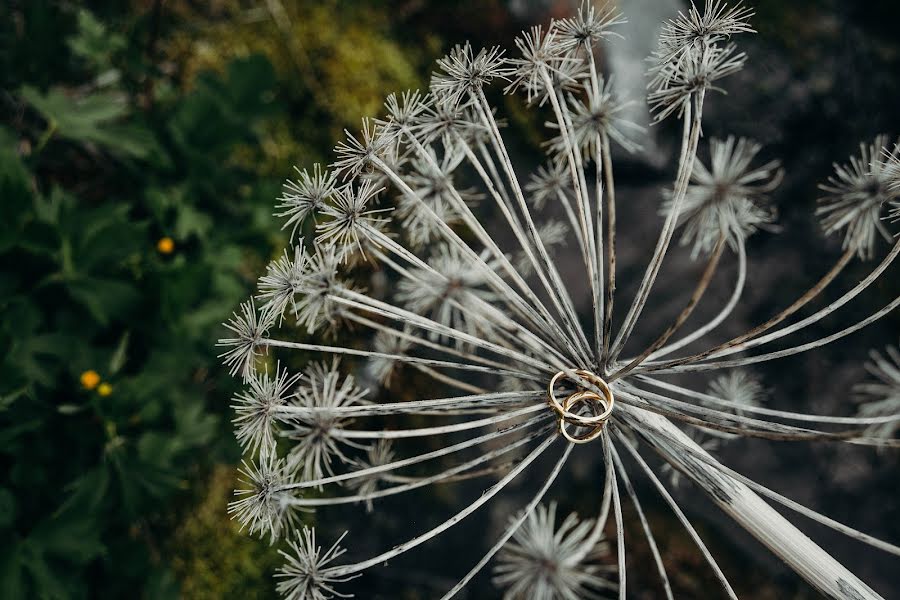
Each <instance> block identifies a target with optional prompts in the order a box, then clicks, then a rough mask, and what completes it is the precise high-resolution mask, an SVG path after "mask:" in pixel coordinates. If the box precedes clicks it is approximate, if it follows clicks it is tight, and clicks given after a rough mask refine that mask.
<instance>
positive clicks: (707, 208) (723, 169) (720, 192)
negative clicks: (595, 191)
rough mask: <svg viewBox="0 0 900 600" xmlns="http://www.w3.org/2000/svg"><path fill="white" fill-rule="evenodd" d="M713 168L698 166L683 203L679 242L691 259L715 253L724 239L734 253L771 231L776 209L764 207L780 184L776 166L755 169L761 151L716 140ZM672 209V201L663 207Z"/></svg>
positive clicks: (743, 142)
mask: <svg viewBox="0 0 900 600" xmlns="http://www.w3.org/2000/svg"><path fill="white" fill-rule="evenodd" d="M709 148H710V166H709V168H707V167H706V166H705V165H704V164H703V163H702V162H701V161H700V160H695V161H694V169H693V171H692V172H691V182H690V185H688V188H687V193H686V194H685V195H684V199H683V201H682V203H681V210H680V211H679V215H678V216H679V224H680V225H681V226H682V227H683V228H684V231H683V233H682V236H681V243H682V244H685V245H692V246H693V249H692V251H691V253H692V255H693V256H695V257H696V256H698V255H699V254H707V253H709V252H711V251H712V250H713V248H714V247H715V246H716V244H717V243H718V241H719V238H720V236H721V235H722V234H724V235H725V237H726V240H727V241H728V243H729V244H730V245H731V247H732V248H736V247H737V245H738V244H742V243H743V242H744V241H745V240H746V239H747V238H748V237H749V236H750V235H752V234H753V233H755V232H756V231H757V230H759V229H765V228H770V229H771V224H772V222H773V221H774V219H775V212H774V210H773V209H771V208H769V207H767V206H765V205H764V204H763V203H764V202H765V200H766V199H767V195H768V194H769V193H771V192H772V191H773V190H775V188H776V187H778V184H779V183H781V179H782V176H783V171H782V169H781V168H780V166H779V162H778V161H774V160H773V161H770V162H767V163H765V164H763V165H759V166H756V167H751V163H752V162H753V160H754V159H755V158H756V155H757V154H758V153H759V151H760V150H761V149H762V146H760V145H759V144H757V143H755V142H752V141H750V140H748V139H745V138H740V139H738V140H736V139H735V138H734V137H733V136H729V137H728V138H726V139H725V140H720V139H717V138H712V140H710V143H709ZM663 208H664V211H666V212H668V211H669V210H671V201H668V202H666V204H664V205H663Z"/></svg>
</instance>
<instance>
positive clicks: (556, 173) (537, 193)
mask: <svg viewBox="0 0 900 600" xmlns="http://www.w3.org/2000/svg"><path fill="white" fill-rule="evenodd" d="M571 187H572V175H571V171H569V166H568V165H567V164H566V162H565V161H564V160H559V159H558V158H554V159H552V160H550V161H549V162H547V164H544V165H541V166H539V167H538V168H537V172H536V173H534V174H533V175H532V176H531V178H530V180H529V182H528V183H527V184H525V191H526V192H529V193H530V194H531V195H530V197H529V198H530V200H531V203H532V206H534V208H536V209H538V210H540V209H542V208H544V206H546V204H547V203H548V202H550V203H554V202H556V201H557V200H558V199H559V194H560V193H566V192H567V191H568V190H569V189H570V188H571Z"/></svg>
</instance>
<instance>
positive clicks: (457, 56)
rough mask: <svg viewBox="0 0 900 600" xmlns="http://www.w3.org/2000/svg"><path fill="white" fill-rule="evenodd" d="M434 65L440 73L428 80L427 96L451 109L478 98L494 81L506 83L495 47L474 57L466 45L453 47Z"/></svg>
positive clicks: (504, 69) (505, 72)
mask: <svg viewBox="0 0 900 600" xmlns="http://www.w3.org/2000/svg"><path fill="white" fill-rule="evenodd" d="M437 63H438V68H440V69H441V71H442V72H441V73H434V74H433V75H432V76H431V92H432V94H433V95H434V96H436V97H441V98H445V99H447V100H448V101H449V102H450V103H451V104H453V105H458V104H460V103H461V102H463V101H465V100H468V98H469V97H470V95H472V94H478V93H479V92H480V91H481V90H482V88H484V86H485V85H487V84H489V83H490V82H491V81H493V80H494V79H506V78H507V76H508V75H509V73H510V69H509V68H508V67H507V65H506V60H505V59H504V58H503V50H501V49H500V48H499V47H497V46H494V47H493V48H490V49H488V48H482V49H481V50H479V51H478V53H477V54H475V53H474V51H473V50H472V46H471V45H470V44H469V43H468V42H466V43H465V44H463V45H461V46H460V45H457V46H454V48H453V49H452V50H451V51H450V54H448V55H447V56H445V57H444V58H441V59H439V60H438V61H437Z"/></svg>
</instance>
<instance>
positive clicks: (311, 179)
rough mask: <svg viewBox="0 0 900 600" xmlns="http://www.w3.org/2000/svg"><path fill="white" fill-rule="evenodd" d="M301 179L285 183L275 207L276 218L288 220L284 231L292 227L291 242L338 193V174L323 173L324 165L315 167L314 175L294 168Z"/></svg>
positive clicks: (289, 180) (315, 165)
mask: <svg viewBox="0 0 900 600" xmlns="http://www.w3.org/2000/svg"><path fill="white" fill-rule="evenodd" d="M294 168H295V169H296V171H297V174H298V175H299V176H300V177H299V179H296V180H291V179H288V180H287V181H285V182H284V191H283V192H282V194H281V198H279V203H278V204H277V205H275V208H276V209H280V210H281V212H276V213H275V216H276V217H282V218H285V217H286V218H287V220H286V221H285V222H284V225H282V227H281V228H282V229H286V228H288V227H291V240H292V241H293V239H294V236H295V235H296V234H297V228H298V227H300V226H301V225H302V224H303V221H305V220H306V218H307V217H308V216H312V217H313V218H315V215H316V213H317V212H319V211H320V210H321V209H322V207H323V206H325V203H326V202H327V201H328V199H329V198H330V197H331V196H332V194H334V193H335V192H336V191H337V174H336V173H331V172H329V171H323V170H322V165H320V164H318V163H316V164H314V165H313V170H312V174H310V173H309V171H307V170H306V169H303V170H300V169H297V168H296V167H294Z"/></svg>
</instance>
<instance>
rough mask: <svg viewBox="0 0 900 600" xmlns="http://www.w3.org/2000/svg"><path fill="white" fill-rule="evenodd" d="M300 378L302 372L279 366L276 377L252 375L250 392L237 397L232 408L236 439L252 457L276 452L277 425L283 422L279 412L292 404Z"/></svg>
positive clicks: (267, 373)
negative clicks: (234, 415)
mask: <svg viewBox="0 0 900 600" xmlns="http://www.w3.org/2000/svg"><path fill="white" fill-rule="evenodd" d="M299 378H300V374H299V373H298V374H295V375H290V374H289V373H288V370H287V369H281V364H280V363H278V364H277V365H276V367H275V375H274V376H273V377H270V376H269V372H268V370H266V371H264V372H263V373H262V374H260V373H253V374H252V375H251V376H250V380H249V381H248V384H249V386H250V389H249V390H246V391H243V392H240V393H238V394H236V395H235V396H234V402H235V404H232V406H231V408H233V409H234V412H235V414H236V417H235V419H234V421H233V423H234V424H235V426H236V428H237V429H236V433H235V437H237V440H238V443H239V444H240V445H241V448H243V449H244V451H245V452H248V453H250V454H251V455H253V454H256V453H257V452H258V453H259V454H260V455H263V454H267V453H273V452H274V449H275V427H276V422H277V421H278V420H283V419H284V416H283V415H279V413H278V409H279V408H281V407H283V406H285V405H287V404H289V403H290V398H291V397H292V396H293V391H292V388H293V386H294V385H295V384H296V383H297V380H298V379H299Z"/></svg>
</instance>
